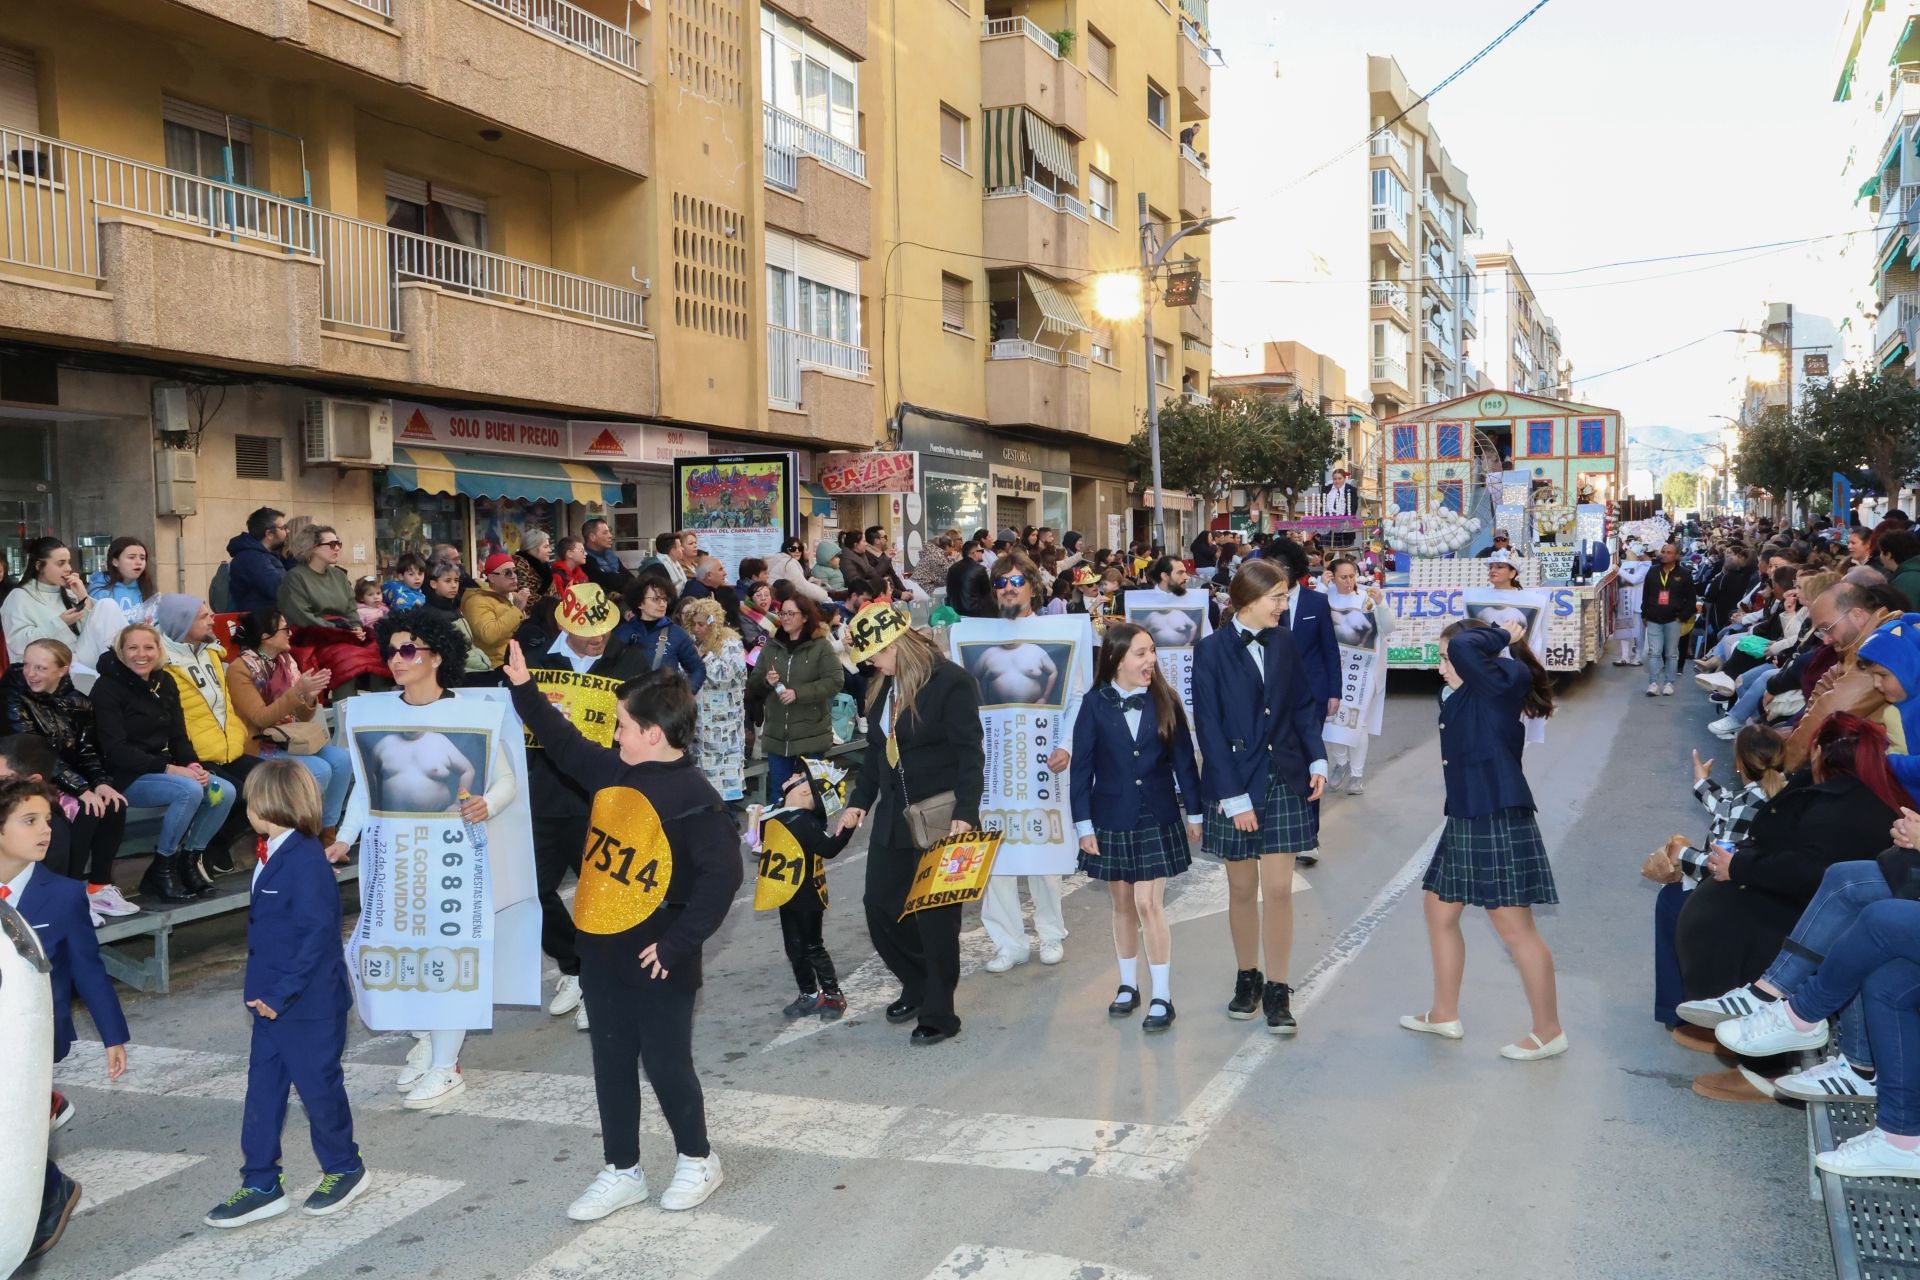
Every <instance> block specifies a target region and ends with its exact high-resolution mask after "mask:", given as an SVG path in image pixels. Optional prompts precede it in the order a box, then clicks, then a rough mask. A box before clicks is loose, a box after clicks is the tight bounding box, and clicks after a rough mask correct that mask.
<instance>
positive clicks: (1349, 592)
mask: <svg viewBox="0 0 1920 1280" xmlns="http://www.w3.org/2000/svg"><path fill="white" fill-rule="evenodd" d="M1331 585H1332V587H1333V589H1332V590H1331V591H1329V592H1327V606H1328V608H1329V609H1331V610H1332V612H1333V618H1332V621H1333V628H1334V638H1335V639H1337V640H1341V641H1344V642H1347V643H1356V644H1358V645H1360V646H1361V647H1367V648H1371V647H1372V646H1373V645H1374V644H1375V643H1376V640H1377V639H1378V637H1381V636H1385V635H1389V634H1391V633H1392V631H1393V610H1392V609H1391V608H1389V607H1388V606H1387V597H1386V594H1385V593H1384V592H1383V591H1381V590H1380V588H1379V587H1377V586H1375V585H1374V584H1373V583H1371V582H1369V583H1367V584H1366V585H1365V586H1364V587H1362V586H1361V583H1360V564H1359V562H1358V561H1356V560H1355V559H1354V558H1353V557H1352V556H1341V557H1340V558H1338V559H1337V560H1335V561H1334V562H1333V579H1332V583H1331ZM1386 696H1387V682H1386V673H1385V672H1383V671H1378V670H1376V671H1375V672H1374V678H1373V692H1372V696H1371V697H1370V698H1369V699H1368V702H1367V705H1365V706H1363V707H1361V708H1360V734H1359V738H1358V740H1357V741H1355V742H1353V743H1352V744H1348V743H1345V742H1332V741H1329V742H1328V743H1327V744H1326V745H1327V761H1328V763H1329V764H1330V765H1331V767H1332V768H1333V770H1334V772H1335V775H1336V776H1335V779H1334V781H1333V783H1332V785H1334V786H1338V785H1339V783H1340V778H1339V775H1341V774H1344V775H1345V780H1346V786H1347V794H1348V795H1350V796H1357V795H1364V794H1365V793H1366V790H1367V784H1366V780H1365V775H1366V772H1367V747H1368V745H1369V743H1370V742H1371V741H1372V737H1373V735H1371V734H1369V733H1368V732H1366V726H1367V725H1369V724H1371V723H1372V722H1373V716H1374V714H1375V712H1374V707H1375V706H1376V705H1378V704H1379V703H1381V702H1384V701H1385V700H1386Z"/></svg>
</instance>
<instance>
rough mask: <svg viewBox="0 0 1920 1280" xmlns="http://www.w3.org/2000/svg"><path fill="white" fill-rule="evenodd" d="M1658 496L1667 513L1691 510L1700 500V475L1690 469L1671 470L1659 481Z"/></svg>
mask: <svg viewBox="0 0 1920 1280" xmlns="http://www.w3.org/2000/svg"><path fill="white" fill-rule="evenodd" d="M1660 496H1661V497H1662V498H1663V499H1665V505H1666V509H1667V511H1668V512H1669V513H1672V512H1684V511H1692V510H1694V509H1695V508H1696V506H1697V504H1698V503H1699V501H1700V477H1699V476H1697V475H1695V474H1694V473H1693V472H1691V471H1672V472H1669V473H1668V474H1667V478H1666V479H1664V480H1662V481H1661V482H1660Z"/></svg>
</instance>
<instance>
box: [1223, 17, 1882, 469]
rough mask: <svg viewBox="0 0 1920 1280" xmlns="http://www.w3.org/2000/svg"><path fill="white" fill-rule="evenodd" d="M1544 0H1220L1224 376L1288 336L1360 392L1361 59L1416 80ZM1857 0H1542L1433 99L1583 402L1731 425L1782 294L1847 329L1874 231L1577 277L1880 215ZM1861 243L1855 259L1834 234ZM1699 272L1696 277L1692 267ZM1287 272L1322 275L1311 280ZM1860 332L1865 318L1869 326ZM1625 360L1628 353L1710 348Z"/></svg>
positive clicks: (1683, 421) (1363, 247)
mask: <svg viewBox="0 0 1920 1280" xmlns="http://www.w3.org/2000/svg"><path fill="white" fill-rule="evenodd" d="M1533 2H1534V0H1451V2H1450V3H1447V4H1444V5H1440V4H1434V3H1432V0H1360V2H1359V3H1347V4H1329V3H1326V2H1325V0H1214V3H1213V4H1212V5H1211V6H1210V7H1211V10H1212V21H1213V31H1212V36H1213V43H1214V44H1215V45H1216V46H1217V47H1218V48H1219V49H1220V50H1221V53H1222V55H1223V56H1224V58H1225V60H1226V66H1225V67H1224V68H1221V69H1219V70H1217V71H1216V72H1215V73H1214V81H1213V98H1214V104H1213V106H1214V112H1213V116H1212V118H1211V120H1210V122H1209V134H1208V136H1207V137H1206V138H1204V139H1203V142H1208V143H1210V144H1211V153H1210V158H1211V160H1212V167H1213V179H1214V187H1213V199H1214V211H1215V213H1216V214H1223V213H1232V214H1234V215H1235V217H1236V220H1235V221H1234V222H1232V223H1230V224H1228V225H1225V226H1222V227H1220V228H1219V229H1217V230H1216V231H1214V232H1213V274H1214V298H1215V301H1214V331H1215V345H1214V366H1215V369H1216V371H1217V372H1221V373H1232V372H1237V371H1243V370H1246V369H1250V368H1257V367H1258V364H1259V359H1260V349H1259V344H1260V343H1262V342H1264V341H1268V340H1285V339H1293V340H1296V341H1299V342H1303V343H1305V344H1306V345H1307V346H1309V347H1312V348H1314V349H1315V350H1318V351H1320V352H1322V353H1324V354H1326V355H1329V356H1332V357H1333V358H1334V359H1335V360H1337V361H1339V362H1340V364H1341V365H1342V366H1343V367H1344V368H1345V370H1346V372H1347V385H1348V392H1349V394H1352V395H1356V396H1357V397H1358V398H1361V399H1365V398H1366V394H1367V384H1366V371H1365V365H1364V363H1363V359H1362V357H1363V356H1364V354H1365V349H1366V341H1367V328H1366V325H1367V313H1366V289H1365V284H1364V280H1365V278H1366V275H1367V186H1366V168H1367V159H1366V153H1365V150H1364V148H1361V149H1358V150H1355V151H1353V152H1352V153H1351V154H1348V155H1346V156H1345V157H1344V158H1342V159H1341V160H1339V161H1338V162H1337V163H1335V164H1333V165H1332V166H1331V167H1329V168H1328V169H1326V170H1325V171H1324V172H1322V173H1320V174H1318V175H1316V176H1314V177H1311V178H1305V179H1304V180H1302V175H1304V174H1306V173H1307V172H1308V171H1309V170H1312V169H1314V168H1315V167H1316V166H1318V165H1320V164H1321V163H1322V162H1324V161H1326V160H1328V159H1329V158H1331V157H1333V156H1335V155H1337V154H1339V153H1340V152H1342V151H1343V150H1344V149H1346V148H1347V147H1349V146H1350V145H1351V144H1353V143H1356V142H1358V141H1359V140H1361V139H1362V138H1364V137H1365V136H1366V134H1367V131H1368V129H1369V127H1370V121H1369V119H1368V116H1367V92H1366V85H1367V78H1366V75H1367V73H1366V58H1367V55H1368V54H1380V55H1392V56H1394V57H1396V58H1397V59H1398V60H1399V62H1400V65H1401V68H1402V69H1403V70H1404V71H1405V73H1406V77H1407V80H1408V83H1409V84H1411V85H1412V86H1413V88H1414V90H1415V91H1416V92H1425V91H1427V90H1428V89H1429V88H1431V87H1432V86H1433V85H1435V84H1437V83H1438V82H1439V81H1440V80H1442V79H1444V78H1445V77H1446V76H1447V75H1448V74H1449V73H1451V72H1452V71H1453V70H1454V69H1455V68H1456V67H1458V66H1459V65H1460V64H1461V63H1463V62H1465V61H1466V60H1467V59H1468V58H1470V57H1472V56H1473V54H1474V53H1475V52H1477V51H1478V50H1479V49H1480V48H1481V47H1482V46H1483V45H1485V44H1486V43H1488V42H1489V41H1490V40H1492V39H1493V38H1494V37H1495V36H1497V35H1498V34H1499V33H1500V32H1501V31H1503V30H1504V29H1505V28H1506V27H1507V26H1508V25H1509V24H1510V23H1512V22H1513V21H1514V20H1515V19H1516V18H1518V17H1519V16H1520V15H1521V14H1523V13H1525V12H1526V11H1527V10H1528V9H1529V8H1531V7H1532V4H1533ZM1844 10H1845V4H1844V0H1549V2H1548V4H1547V5H1546V7H1545V8H1543V9H1541V10H1540V11H1539V12H1538V13H1537V14H1535V15H1534V16H1533V17H1532V18H1531V19H1530V20H1529V21H1528V22H1527V23H1526V24H1525V25H1524V26H1522V27H1521V28H1520V29H1519V30H1518V31H1516V32H1515V33H1514V34H1513V35H1512V36H1510V37H1509V38H1508V39H1507V40H1506V42H1505V43H1504V44H1502V45H1501V46H1500V47H1499V48H1497V49H1495V50H1494V51H1493V52H1492V53H1490V54H1488V55H1487V57H1486V58H1484V59H1483V60H1482V61H1481V62H1480V63H1478V64H1477V65H1476V66H1474V67H1473V68H1472V69H1471V70H1469V71H1467V72H1466V73H1465V74H1464V75H1463V76H1461V77H1460V78H1459V79H1458V80H1456V81H1454V83H1453V84H1451V85H1449V86H1447V88H1446V89H1444V90H1443V91H1441V92H1440V93H1439V94H1438V95H1437V96H1435V97H1434V98H1433V99H1432V101H1431V102H1430V104H1429V112H1430V117H1431V120H1432V123H1433V126H1434V127H1435V128H1436V129H1437V130H1438V132H1439V134H1440V139H1441V142H1442V143H1443V144H1444V145H1445V146H1446V148H1447V150H1448V152H1449V154H1450V155H1451V156H1452V158H1453V161H1454V163H1455V164H1456V165H1457V166H1458V167H1459V168H1461V169H1463V170H1464V171H1465V172H1466V174H1467V176H1468V186H1469V189H1470V190H1471V191H1472V193H1473V195H1474V198H1475V200H1476V202H1477V204H1478V206H1479V210H1480V228H1481V232H1482V235H1483V236H1484V237H1485V238H1486V239H1487V241H1488V242H1489V245H1490V247H1497V246H1498V245H1499V243H1500V242H1507V243H1511V245H1512V246H1513V250H1514V253H1515V255H1516V256H1517V258H1518V260H1519V262H1520V266H1521V269H1522V270H1523V271H1525V272H1526V273H1527V275H1528V278H1529V280H1530V281H1531V282H1532V284H1533V287H1534V289H1535V291H1536V293H1537V294H1538V297H1539V301H1540V303H1541V306H1542V307H1543V308H1544V310H1545V311H1546V313H1547V314H1548V315H1549V316H1551V317H1553V318H1554V320H1555V321H1556V322H1557V323H1558V324H1559V326H1560V332H1561V337H1562V340H1563V342H1564V344H1565V348H1566V351H1567V354H1568V356H1569V357H1570V358H1571V359H1572V361H1573V366H1574V380H1575V385H1574V393H1575V397H1576V398H1577V399H1580V400H1583V401H1587V402H1590V403H1596V404H1601V405H1606V406H1608V407H1611V408H1615V409H1618V410H1619V411H1620V412H1621V413H1622V414H1623V415H1624V417H1625V419H1626V422H1627V424H1628V426H1629V428H1630V429H1631V427H1632V426H1633V425H1634V424H1635V423H1643V424H1660V425H1667V426H1674V427H1679V428H1681V429H1683V430H1697V431H1706V430H1710V429H1717V428H1718V427H1720V426H1721V425H1723V424H1721V423H1719V422H1718V421H1716V420H1715V419H1714V418H1713V417H1712V415H1714V414H1729V413H1734V412H1735V411H1736V408H1735V402H1736V399H1737V393H1738V390H1739V380H1740V378H1741V376H1742V373H1743V369H1744V365H1743V363H1742V359H1743V357H1742V352H1743V351H1744V350H1745V347H1744V346H1743V345H1742V344H1745V343H1749V342H1750V340H1749V339H1744V338H1741V337H1739V336H1737V335H1732V334H1724V333H1721V332H1719V331H1720V330H1725V329H1729V328H1733V327H1736V326H1741V325H1748V326H1751V325H1753V324H1754V322H1755V321H1756V320H1757V319H1758V318H1759V316H1760V314H1761V312H1762V307H1763V305H1764V304H1765V303H1766V302H1768V301H1790V302H1793V303H1794V304H1795V306H1796V308H1797V309H1798V310H1800V311H1802V312H1812V313H1815V314H1822V315H1827V316H1830V317H1832V318H1833V319H1834V320H1835V321H1838V320H1839V319H1840V318H1841V317H1842V316H1843V315H1844V314H1845V313H1846V309H1847V308H1848V307H1849V306H1850V305H1851V302H1850V292H1849V285H1850V284H1851V283H1852V274H1854V273H1856V272H1857V273H1858V274H1859V275H1861V277H1862V281H1863V282H1864V279H1865V277H1866V276H1868V275H1870V274H1871V271H1872V263H1871V262H1869V261H1868V260H1867V259H1868V258H1869V257H1870V256H1871V254H1872V252H1873V248H1872V246H1871V245H1869V244H1867V243H1866V242H1867V241H1869V240H1870V239H1871V236H1856V237H1854V238H1852V239H1851V240H1848V239H1845V238H1835V239H1829V240H1827V241H1824V242H1822V243H1820V244H1818V245H1815V246H1795V247H1791V248H1788V249H1784V250H1774V251H1770V252H1764V253H1759V252H1756V253H1751V254H1744V255H1742V254H1731V255H1722V256H1715V257H1703V258H1698V259H1695V260H1692V261H1686V262H1666V263H1654V264H1646V265H1641V266H1634V267H1622V268H1616V269H1610V270H1605V271H1591V272H1580V273H1578V274H1549V273H1558V272H1569V271H1572V270H1573V269H1575V268H1583V267H1590V266H1595V265H1598V264H1602V263H1611V262H1619V261H1622V260H1630V259H1641V258H1652V257H1662V256H1666V255H1670V254H1683V253H1698V252H1700V251H1702V250H1724V249H1731V248H1737V247H1740V246H1747V245H1759V244H1766V243H1770V242H1775V241H1782V240H1796V239H1800V238H1804V237H1810V236H1832V235H1836V234H1837V233H1844V232H1848V231H1852V230H1855V229H1856V228H1859V227H1862V226H1870V225H1871V222H1872V215H1871V214H1870V213H1869V212H1868V211H1867V210H1866V208H1865V206H1864V205H1863V206H1861V207H1860V208H1859V209H1857V210H1856V209H1855V208H1854V207H1853V205H1852V198H1853V190H1852V188H1857V186H1858V178H1857V177H1855V178H1854V179H1852V180H1851V184H1849V180H1848V179H1845V178H1843V177H1842V176H1841V167H1842V165H1843V163H1844V161H1845V159H1846V154H1847V147H1848V144H1849V140H1850V139H1851V137H1852V133H1853V130H1854V129H1855V127H1856V124H1855V121H1856V116H1855V115H1854V113H1855V112H1857V111H1858V110H1859V109H1860V108H1859V106H1858V104H1848V105H1846V106H1843V105H1841V104H1837V103H1835V102H1833V101H1832V95H1833V89H1834V86H1835V84H1836V83H1837V81H1838V79H1839V73H1840V48H1839V44H1840V41H1839V31H1840V27H1841V23H1842V19H1843V17H1844ZM1848 244H1852V245H1854V246H1855V247H1854V248H1853V249H1852V250H1851V251H1849V252H1847V253H1846V254H1845V255H1844V256H1842V255H1841V253H1840V252H1839V249H1840V247H1841V246H1843V245H1848ZM1703 268H1704V269H1703ZM1276 280H1288V281H1311V282H1312V283H1305V284H1298V283H1286V284H1277V283H1269V282H1271V281H1276ZM1856 324H1858V321H1856ZM1703 338H1704V339H1705V340H1704V341H1699V342H1697V345H1693V346H1691V347H1688V348H1687V349H1686V350H1683V351H1680V352H1677V353H1675V354H1672V355H1669V356H1666V357H1664V358H1661V359H1656V360H1652V361H1650V362H1648V363H1646V364H1642V365H1639V366H1637V367H1635V368H1631V369H1625V370H1622V371H1620V372H1617V373H1606V371H1607V370H1612V369H1614V368H1616V367H1618V366H1622V365H1628V364H1631V363H1633V362H1636V361H1640V360H1643V359H1645V358H1646V357H1648V356H1653V355H1655V354H1657V353H1660V352H1664V351H1667V350H1668V349H1670V348H1674V347H1679V346H1682V345H1683V344H1686V343H1692V342H1695V341H1696V340H1698V339H1703Z"/></svg>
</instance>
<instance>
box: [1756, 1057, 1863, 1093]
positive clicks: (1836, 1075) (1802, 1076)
mask: <svg viewBox="0 0 1920 1280" xmlns="http://www.w3.org/2000/svg"><path fill="white" fill-rule="evenodd" d="M1773 1087H1774V1091H1775V1092H1777V1093H1784V1094H1786V1095H1787V1097H1789V1098H1798V1099H1799V1100H1800V1101H1802V1102H1832V1101H1833V1100H1834V1099H1836V1098H1872V1097H1877V1096H1878V1095H1879V1092H1880V1091H1879V1090H1878V1089H1876V1088H1874V1084H1873V1081H1871V1080H1869V1079H1867V1078H1866V1077H1865V1076H1863V1075H1861V1074H1860V1073H1859V1072H1857V1071H1855V1070H1854V1069H1853V1064H1852V1063H1851V1062H1848V1061H1847V1058H1846V1055H1845V1054H1841V1053H1836V1054H1834V1055H1833V1056H1832V1057H1831V1058H1828V1059H1827V1060H1826V1061H1825V1062H1822V1063H1821V1064H1820V1065H1818V1066H1814V1067H1808V1068H1807V1069H1806V1070H1805V1071H1796V1072H1794V1073H1793V1074H1792V1075H1785V1076H1781V1077H1780V1078H1779V1079H1778V1080H1775V1081H1774V1082H1773Z"/></svg>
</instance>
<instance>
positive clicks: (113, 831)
mask: <svg viewBox="0 0 1920 1280" xmlns="http://www.w3.org/2000/svg"><path fill="white" fill-rule="evenodd" d="M68 825H69V826H70V827H71V828H72V829H73V834H72V836H71V837H70V838H69V841H68V844H67V865H66V867H65V868H63V870H64V871H65V872H66V874H67V875H70V876H72V877H73V878H74V879H75V880H84V881H86V882H88V883H89V884H112V883H113V860H114V858H115V857H117V856H118V855H119V853H120V841H121V839H122V837H124V836H125V835H126V834H127V806H125V805H121V806H120V807H119V808H117V809H109V810H107V811H106V812H105V813H103V814H101V815H100V816H99V817H97V818H96V817H94V816H93V815H92V814H90V813H88V812H87V811H86V810H85V809H84V808H83V809H81V810H80V812H79V813H78V814H76V815H74V819H73V821H72V822H71V823H69V824H68Z"/></svg>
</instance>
